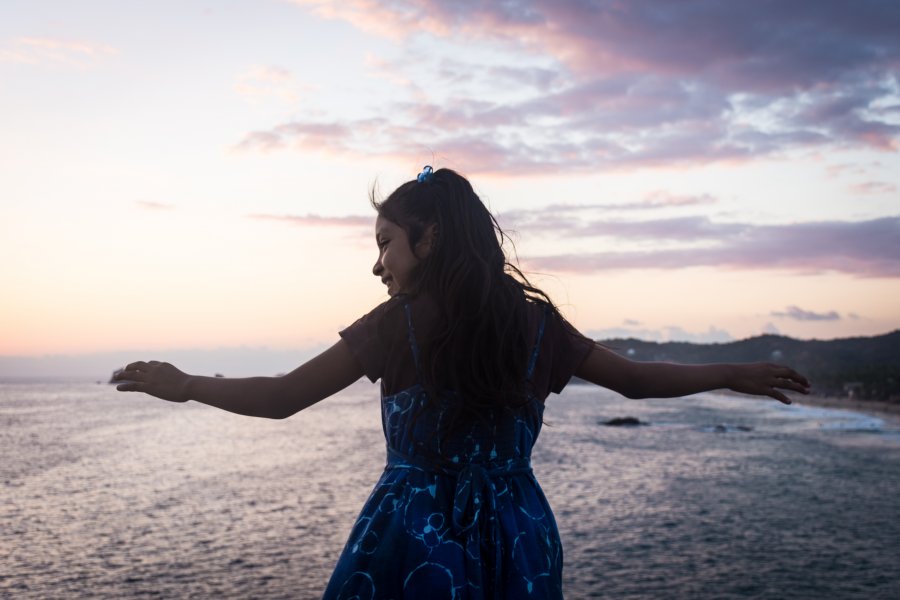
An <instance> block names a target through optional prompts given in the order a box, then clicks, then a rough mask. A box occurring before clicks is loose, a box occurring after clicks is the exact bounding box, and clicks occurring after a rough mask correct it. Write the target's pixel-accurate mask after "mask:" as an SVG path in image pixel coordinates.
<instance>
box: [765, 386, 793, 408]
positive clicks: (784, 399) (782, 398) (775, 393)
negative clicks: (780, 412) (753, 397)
mask: <svg viewBox="0 0 900 600" xmlns="http://www.w3.org/2000/svg"><path fill="white" fill-rule="evenodd" d="M768 395H769V396H770V397H772V398H775V399H776V400H778V401H779V402H781V403H782V404H791V399H790V398H788V397H787V396H785V395H784V394H782V393H781V392H779V391H778V390H776V389H774V388H773V389H772V391H771V392H769V394H768Z"/></svg>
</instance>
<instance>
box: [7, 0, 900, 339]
mask: <svg viewBox="0 0 900 600" xmlns="http://www.w3.org/2000/svg"><path fill="white" fill-rule="evenodd" d="M589 4H590V5H592V7H590V8H589V7H588V5H589ZM897 31H900V4H898V3H896V2H892V1H887V0H886V1H883V2H876V1H866V0H857V1H856V2H845V1H828V0H815V1H813V0H810V1H808V2H802V1H795V2H783V1H772V2H766V1H762V0H761V1H757V2H721V1H702V0H701V1H685V2H677V3H675V2H669V1H666V0H635V1H630V2H625V3H623V2H617V1H616V2H614V1H603V0H600V1H597V2H593V3H585V2H575V1H568V0H565V1H554V2H550V1H546V2H518V1H511V2H502V3H501V2H468V1H458V2H436V1H433V0H413V1H400V0H394V1H391V0H384V1H379V0H342V1H340V2H330V1H326V0H297V1H294V2H289V1H286V0H254V1H250V0H243V1H241V0H232V1H227V2H212V1H208V2H200V1H179V2H120V1H112V0H110V1H107V2H101V1H83V2H66V1H59V2H51V1H45V0H7V1H5V2H3V3H2V4H0V131H2V135H0V223H2V225H0V227H2V230H0V256H2V263H0V269H2V270H0V277H2V281H3V289H4V292H3V294H2V296H0V332H2V333H0V355H2V356H41V355H46V354H83V353H94V352H105V351H114V350H122V349H126V350H132V349H135V350H148V351H160V352H164V351H166V350H188V349H189V350H202V349H223V348H239V347H244V348H248V347H249V348H262V347H265V348H269V349H272V350H273V351H279V352H281V351H284V350H291V349H297V350H298V351H300V350H304V349H307V350H308V349H311V348H315V347H321V346H322V345H323V344H330V343H331V342H332V341H333V340H335V339H336V332H337V330H338V329H340V328H341V327H342V326H346V325H348V324H349V323H351V322H352V321H354V320H355V319H356V318H357V317H359V316H360V315H362V314H363V313H365V312H367V311H368V310H369V309H371V308H372V307H374V306H375V305H377V304H378V303H379V302H381V301H383V300H384V299H385V298H386V295H385V291H384V289H383V287H382V286H381V284H380V282H379V281H378V280H377V279H376V278H375V277H373V276H372V275H371V266H372V263H373V262H374V260H375V254H376V248H375V244H374V240H373V233H372V229H373V214H372V210H371V208H370V207H369V206H368V200H367V195H368V192H369V190H370V188H372V186H377V188H378V189H379V190H381V191H382V192H383V193H387V192H389V191H390V190H391V189H393V188H394V187H395V186H396V185H399V184H400V183H402V182H403V181H405V180H407V179H411V178H413V177H414V176H415V175H416V173H418V172H419V170H421V167H422V166H423V165H424V164H433V165H434V166H435V167H450V168H454V169H456V170H459V171H461V172H463V173H464V174H466V175H467V176H469V177H470V179H471V180H472V182H473V184H474V185H475V187H476V189H477V190H478V192H479V193H480V194H481V196H482V198H483V199H484V200H485V202H486V203H487V204H488V205H489V206H490V208H491V209H492V210H493V211H494V212H495V213H496V214H497V215H498V218H499V220H500V223H501V224H502V225H503V226H505V227H507V228H509V229H510V230H513V231H514V232H515V235H514V239H515V240H516V247H517V253H518V258H519V261H520V263H521V265H522V266H523V267H524V269H525V270H526V271H528V272H530V273H534V274H535V275H534V279H535V280H536V281H537V282H539V283H540V285H542V286H544V287H545V288H546V289H547V290H548V291H549V292H550V293H551V295H552V296H553V297H554V299H555V300H556V301H557V303H558V304H560V305H561V307H562V310H563V311H564V313H565V314H566V315H567V316H568V317H569V318H570V319H571V320H572V322H573V323H574V324H575V325H576V326H577V327H578V328H580V329H581V330H582V331H584V332H585V333H589V334H592V335H595V336H598V337H599V336H608V335H633V336H636V337H641V338H645V339H655V340H668V339H678V340H698V341H728V340H731V339H740V338H744V337H748V336H752V335H757V334H760V333H764V332H773V333H782V334H785V335H790V336H794V337H799V338H819V339H830V338H836V337H847V336H855V335H875V334H880V333H885V332H888V331H891V330H893V329H896V328H898V327H900V302H898V301H897V298H900V157H898V145H900V89H898V81H900V76H898V75H900V36H897V35H896V33H897Z"/></svg>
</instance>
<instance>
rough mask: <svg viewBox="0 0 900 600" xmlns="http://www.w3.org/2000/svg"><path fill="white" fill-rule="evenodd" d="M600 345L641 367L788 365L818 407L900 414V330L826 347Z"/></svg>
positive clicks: (788, 342)
mask: <svg viewBox="0 0 900 600" xmlns="http://www.w3.org/2000/svg"><path fill="white" fill-rule="evenodd" d="M597 341H598V343H600V344H602V345H604V346H605V347H607V348H609V349H610V350H612V351H613V352H616V353H618V354H620V355H622V356H627V357H628V358H630V359H632V360H639V361H662V362H681V363H688V364H702V363H711V362H735V363H743V362H775V363H781V364H786V365H790V366H791V367H793V368H795V369H796V370H797V371H799V372H801V373H803V374H804V375H805V376H807V377H808V378H809V380H810V382H811V383H812V392H813V394H814V395H815V397H816V398H818V400H816V402H817V403H818V404H817V405H824V403H826V402H832V403H834V404H835V405H837V404H840V405H841V406H848V405H854V406H868V405H872V406H878V407H879V410H883V411H885V412H895V411H896V412H898V413H900V330H897V331H893V332H891V333H887V334H884V335H879V336H873V337H853V338H843V339H835V340H827V341H821V340H797V339H794V338H790V337H786V336H780V335H760V336H756V337H752V338H748V339H745V340H740V341H736V342H728V343H717V344H694V343H689V342H662V343H660V342H646V341H643V340H638V339H634V338H614V339H605V340H597Z"/></svg>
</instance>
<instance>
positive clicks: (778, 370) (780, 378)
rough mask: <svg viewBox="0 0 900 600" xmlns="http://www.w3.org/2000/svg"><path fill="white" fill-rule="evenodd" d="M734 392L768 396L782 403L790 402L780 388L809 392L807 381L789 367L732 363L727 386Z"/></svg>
mask: <svg viewBox="0 0 900 600" xmlns="http://www.w3.org/2000/svg"><path fill="white" fill-rule="evenodd" d="M728 387H730V388H731V389H732V390H733V391H735V392H741V393H743V394H754V395H756V396H769V397H771V398H775V399H776V400H778V401H779V402H781V403H783V404H790V403H791V399H790V398H788V397H787V396H786V395H785V394H784V393H783V392H782V391H781V390H787V391H791V392H799V393H801V394H809V381H808V380H807V379H806V377H804V376H803V375H801V374H800V373H798V372H797V371H795V370H793V369H791V368H790V367H785V366H783V365H773V364H771V363H749V364H738V365H733V371H732V374H731V378H730V384H729V386H728Z"/></svg>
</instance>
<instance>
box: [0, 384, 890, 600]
mask: <svg viewBox="0 0 900 600" xmlns="http://www.w3.org/2000/svg"><path fill="white" fill-rule="evenodd" d="M624 416H634V417H637V418H639V419H640V420H641V421H644V422H647V423H649V424H648V425H641V426H636V427H609V426H605V425H603V424H602V423H603V422H604V421H606V420H608V419H611V418H614V417H624ZM545 419H546V421H547V423H546V425H545V427H544V430H543V431H542V433H541V438H540V440H539V442H538V444H537V446H536V447H535V450H534V455H533V465H534V470H535V473H536V475H537V478H538V480H539V481H540V482H541V484H542V486H543V488H544V491H545V493H546V495H547V497H548V499H549V501H550V504H551V506H553V508H554V512H555V515H556V519H557V523H558V525H559V529H560V533H561V536H562V541H563V546H564V552H565V561H564V562H565V567H564V586H565V587H564V590H565V593H566V596H567V597H568V598H576V599H577V598H594V597H596V598H604V597H606V598H616V599H627V598H641V599H644V598H716V599H720V598H725V599H727V598H772V599H776V598H777V599H786V598H810V599H813V598H815V599H820V598H898V597H900V428H898V425H897V424H896V423H891V422H886V421H884V420H882V419H879V418H877V417H874V416H870V415H865V414H861V413H855V412H850V411H843V410H834V409H821V408H810V407H803V406H797V405H792V406H783V405H780V404H778V403H776V402H774V401H766V400H757V399H752V398H746V397H736V396H726V395H717V394H700V395H697V396H692V397H690V398H684V399H665V400H640V401H635V400H627V399H624V398H621V397H619V396H617V395H615V394H613V393H611V392H608V391H606V390H603V389H600V388H596V387H592V386H586V385H570V386H569V387H568V388H566V390H565V391H564V392H563V394H561V395H559V396H551V397H550V398H549V399H548V401H547V410H546V413H545ZM0 423H2V427H0V455H2V461H0V597H3V598H16V599H19V598H130V597H154V598H210V597H218V598H300V599H305V598H318V597H320V595H321V593H322V590H323V588H324V586H325V584H326V582H327V580H328V577H329V575H330V573H331V569H332V568H333V566H334V563H335V561H336V560H337V557H338V555H339V553H340V551H341V548H342V546H343V544H344V542H345V541H346V537H347V535H348V534H349V531H350V527H351V526H352V524H353V522H354V520H355V517H356V514H357V512H358V511H359V509H360V508H361V507H362V504H363V502H364V501H365V499H366V497H367V496H368V494H369V492H370V491H371V488H372V486H373V484H374V483H375V481H376V480H377V479H378V476H379V475H380V473H381V470H382V468H383V465H384V440H383V437H382V434H381V429H380V427H381V424H380V417H379V406H378V389H377V387H376V386H373V385H371V384H369V383H367V382H359V383H357V384H354V385H353V386H351V387H350V388H348V389H347V390H345V391H344V392H342V393H341V394H338V395H337V396H335V397H332V398H330V399H328V400H325V401H323V402H321V403H319V404H318V405H316V406H313V407H311V408H310V409H308V410H306V411H304V412H302V413H300V414H298V415H295V416H294V417H292V418H290V419H287V420H284V421H268V420H263V419H252V418H248V417H240V416H236V415H231V414H229V413H225V412H222V411H218V410H216V409H212V408H209V407H205V406H202V405H199V404H196V403H188V404H183V405H182V404H177V405H176V404H169V403H166V402H163V401H160V400H156V399H154V398H150V397H148V396H145V395H142V394H122V393H119V392H116V391H115V389H114V387H113V386H109V385H106V384H96V383H87V382H75V381H45V382H38V381H30V382H25V381H21V382H13V381H7V382H4V383H0ZM438 598H441V591H440V590H435V594H434V597H433V598H431V599H429V600H437V599H438Z"/></svg>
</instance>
